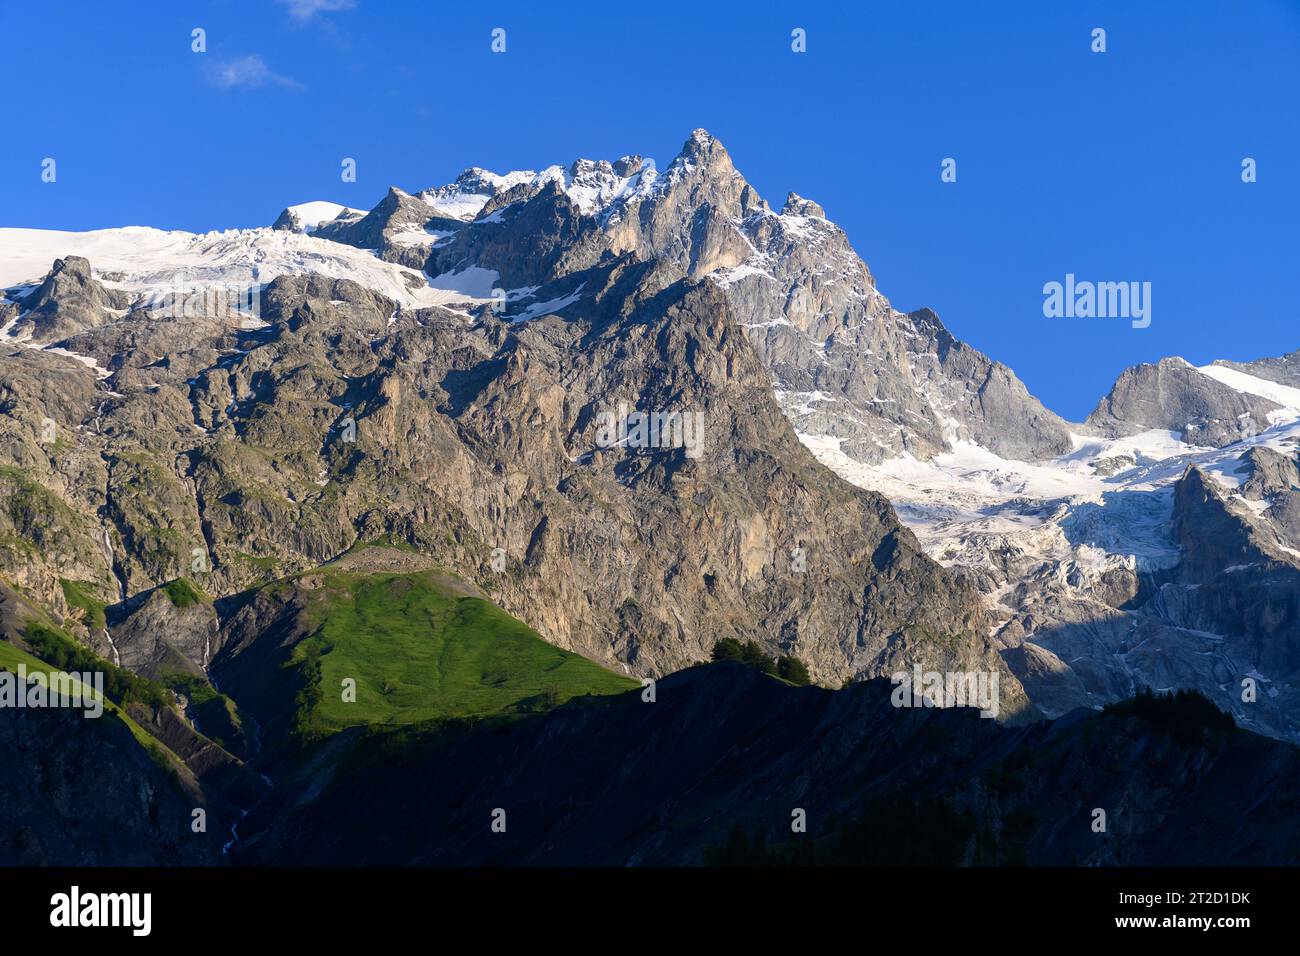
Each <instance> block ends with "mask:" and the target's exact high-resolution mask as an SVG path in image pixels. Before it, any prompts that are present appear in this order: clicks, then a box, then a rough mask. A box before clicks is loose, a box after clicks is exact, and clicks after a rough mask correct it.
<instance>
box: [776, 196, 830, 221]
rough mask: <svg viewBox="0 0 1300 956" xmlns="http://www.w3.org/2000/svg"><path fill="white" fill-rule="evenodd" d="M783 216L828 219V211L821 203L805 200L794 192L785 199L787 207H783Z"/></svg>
mask: <svg viewBox="0 0 1300 956" xmlns="http://www.w3.org/2000/svg"><path fill="white" fill-rule="evenodd" d="M781 215H783V216H815V217H816V218H818V219H825V218H826V210H825V209H823V208H822V207H821V205H820V204H819V203H815V202H813V201H812V200H811V199H804V198H803V197H802V196H800V195H799V194H798V193H795V192H792V193H790V194H789V195H787V196H786V197H785V205H784V206H783V207H781Z"/></svg>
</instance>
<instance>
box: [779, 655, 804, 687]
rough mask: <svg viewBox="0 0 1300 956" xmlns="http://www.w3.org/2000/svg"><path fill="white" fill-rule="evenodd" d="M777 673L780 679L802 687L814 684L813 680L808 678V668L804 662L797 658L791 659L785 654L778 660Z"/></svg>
mask: <svg viewBox="0 0 1300 956" xmlns="http://www.w3.org/2000/svg"><path fill="white" fill-rule="evenodd" d="M776 673H777V676H778V677H781V678H783V679H784V680H788V681H789V682H790V683H791V684H798V685H800V686H801V687H802V686H804V685H806V684H811V683H812V678H811V677H809V676H808V668H807V667H805V666H804V662H803V661H801V660H799V658H797V657H791V656H790V655H789V654H783V655H782V656H781V657H780V658H778V659H777V662H776Z"/></svg>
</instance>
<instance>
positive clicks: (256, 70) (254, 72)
mask: <svg viewBox="0 0 1300 956" xmlns="http://www.w3.org/2000/svg"><path fill="white" fill-rule="evenodd" d="M207 74H208V82H209V83H211V84H212V85H213V86H215V87H218V88H219V89H223V90H230V89H235V88H237V87H244V88H247V89H254V88H256V87H259V86H265V85H266V84H267V83H274V84H275V85H276V86H283V87H287V88H288V89H291V90H301V89H302V88H303V86H302V84H301V83H299V82H298V81H297V80H293V79H290V78H289V77H287V76H282V75H280V74H279V73H276V72H275V71H273V70H272V69H271V68H270V67H269V66H267V65H266V61H265V60H263V59H262V58H261V57H260V56H258V55H257V54H256V53H250V54H249V55H248V56H240V57H235V58H234V59H233V60H220V61H214V62H212V63H211V65H210V66H209V67H208V70H207Z"/></svg>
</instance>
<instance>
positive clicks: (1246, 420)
mask: <svg viewBox="0 0 1300 956" xmlns="http://www.w3.org/2000/svg"><path fill="white" fill-rule="evenodd" d="M1280 409H1281V406H1280V405H1278V404H1277V403H1276V402H1271V401H1269V400H1268V399H1266V398H1260V397H1258V396H1255V395H1249V394H1246V393H1244V392H1240V391H1238V390H1236V389H1233V388H1229V387H1228V386H1227V385H1224V384H1223V383H1221V382H1218V381H1216V380H1215V379H1213V378H1210V377H1209V376H1208V375H1206V374H1204V373H1203V372H1200V371H1198V370H1197V369H1195V368H1193V367H1192V366H1191V365H1189V364H1188V363H1187V362H1186V361H1184V360H1183V359H1180V358H1165V359H1161V360H1160V361H1159V362H1157V363H1156V364H1155V365H1136V366H1134V367H1133V368H1130V369H1128V370H1126V371H1125V372H1124V373H1123V374H1122V375H1120V377H1119V379H1118V380H1116V382H1115V385H1114V387H1113V388H1111V390H1110V394H1108V395H1107V396H1106V397H1105V398H1103V399H1102V400H1101V402H1100V403H1099V404H1098V405H1097V407H1096V409H1094V410H1093V412H1092V414H1091V415H1089V416H1088V422H1087V423H1088V424H1089V425H1091V426H1093V427H1095V428H1097V429H1099V430H1101V431H1102V432H1103V433H1105V434H1108V435H1113V436H1118V435H1133V434H1136V433H1138V432H1142V431H1147V430H1148V429H1153V428H1159V429H1164V430H1166V431H1171V432H1175V433H1177V434H1178V435H1180V436H1181V439H1182V441H1184V442H1186V443H1187V444H1189V445H1203V446H1208V447H1212V448H1219V447H1222V446H1223V445H1230V444H1232V443H1233V442H1236V441H1240V440H1241V439H1242V438H1243V437H1246V436H1248V435H1255V434H1258V433H1259V432H1262V431H1264V430H1265V429H1267V428H1268V427H1269V424H1270V422H1269V413H1270V412H1276V411H1278V410H1280Z"/></svg>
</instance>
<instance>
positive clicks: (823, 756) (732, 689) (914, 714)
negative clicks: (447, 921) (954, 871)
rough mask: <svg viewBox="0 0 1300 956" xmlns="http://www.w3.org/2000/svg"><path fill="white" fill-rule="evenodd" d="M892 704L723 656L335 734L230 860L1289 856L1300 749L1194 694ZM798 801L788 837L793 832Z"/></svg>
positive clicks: (1233, 860)
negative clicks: (602, 686)
mask: <svg viewBox="0 0 1300 956" xmlns="http://www.w3.org/2000/svg"><path fill="white" fill-rule="evenodd" d="M892 690H893V688H892V687H891V685H890V684H889V682H888V681H886V680H883V679H878V680H874V681H869V682H864V683H859V684H855V685H852V686H850V687H848V688H846V689H844V690H840V691H831V690H827V689H824V688H818V687H794V686H791V685H789V684H786V683H784V682H782V681H779V680H776V679H773V678H771V677H768V676H765V675H763V674H761V673H759V672H757V671H755V670H752V669H750V668H747V667H745V666H743V665H740V664H736V663H731V662H724V663H716V664H711V665H706V666H700V667H695V668H691V669H688V670H686V671H683V672H680V673H677V674H674V675H672V676H670V677H668V678H665V679H664V680H662V681H660V682H659V683H658V685H657V686H656V687H655V694H654V696H655V700H654V701H653V702H647V701H646V700H645V699H644V697H645V696H646V695H645V692H643V691H631V692H629V693H626V694H623V695H621V696H618V697H613V698H587V699H581V700H575V701H573V702H571V703H569V704H568V705H566V706H563V707H560V708H558V709H556V710H554V711H552V712H550V713H547V714H545V715H541V716H535V717H529V718H525V719H521V720H515V721H509V722H491V721H487V722H482V723H478V724H472V725H467V724H465V723H463V722H455V723H439V724H435V725H428V726H425V727H420V728H407V729H405V730H403V731H398V732H394V733H388V734H384V735H382V736H380V737H379V738H378V739H374V738H373V737H372V738H370V739H368V740H367V742H366V744H367V745H366V746H365V747H364V748H362V747H359V746H357V744H358V741H359V740H360V736H359V735H358V736H352V737H351V738H349V737H348V736H347V735H340V736H339V737H337V738H335V739H334V740H333V741H332V742H331V743H330V744H328V745H327V747H326V748H325V749H324V750H323V751H321V752H318V753H317V754H316V755H315V756H314V758H313V759H312V760H310V761H309V762H308V763H307V764H306V765H305V766H304V768H303V769H302V770H301V771H299V772H298V773H296V774H294V775H291V776H290V778H288V779H286V780H285V781H284V782H283V785H282V786H280V787H278V788H277V791H276V793H275V794H274V796H273V798H272V799H270V800H268V801H265V802H264V803H263V804H261V805H260V806H259V808H258V809H257V810H256V811H254V813H253V814H251V815H250V816H249V818H248V819H247V820H246V821H245V822H244V823H243V824H241V832H243V833H245V834H246V837H245V839H244V840H243V841H242V843H241V848H240V851H239V852H238V853H237V854H236V862H239V863H251V864H265V863H282V864H312V865H321V864H333V865H353V864H356V865H374V864H388V865H394V864H399V865H400V864H414V865H674V864H688V865H689V864H709V863H796V864H797V863H828V864H886V863H888V864H958V865H960V864H967V865H991V864H1031V865H1071V866H1073V865H1103V866H1105V865H1126V866H1141V865H1151V864H1154V863H1157V862H1158V863H1160V864H1162V865H1179V864H1184V865H1186V864H1195V865H1205V864H1217V865H1235V864H1291V863H1295V862H1296V861H1297V860H1298V859H1300V823H1298V821H1300V814H1297V812H1296V811H1297V809H1300V808H1298V807H1297V802H1298V800H1300V798H1297V797H1296V796H1295V794H1296V793H1297V792H1300V791H1298V789H1297V784H1300V751H1297V749H1296V748H1295V747H1293V746H1291V745H1289V744H1285V743H1281V742H1278V741H1274V740H1270V739H1268V738H1264V737H1261V736H1257V735H1255V734H1251V733H1249V732H1246V731H1242V730H1239V729H1236V728H1234V727H1232V726H1231V721H1230V720H1229V719H1226V718H1225V717H1224V716H1223V715H1222V714H1220V713H1219V712H1218V711H1216V710H1215V709H1214V708H1213V707H1212V706H1210V705H1209V704H1208V703H1207V702H1205V701H1204V700H1203V699H1202V698H1199V697H1197V696H1196V695H1184V696H1181V697H1179V698H1177V699H1173V698H1144V697H1139V698H1138V699H1137V700H1135V701H1131V702H1128V703H1126V704H1123V705H1117V706H1116V707H1114V708H1112V709H1110V710H1108V711H1106V712H1102V713H1095V712H1093V713H1090V712H1086V711H1076V712H1074V713H1072V714H1070V715H1067V716H1066V717H1064V718H1061V719H1059V720H1057V721H1052V722H1049V721H1039V722H1037V723H1033V724H1030V725H1028V726H1024V727H1019V728H1009V727H1005V726H1002V725H999V724H998V723H997V722H995V721H992V720H984V719H981V718H980V717H979V716H978V715H977V712H976V711H975V710H973V709H966V708H954V709H947V710H943V709H932V708H914V709H912V708H896V707H894V706H893V705H892V704H891V700H890V698H891V693H892ZM799 810H802V811H804V817H805V818H806V821H807V830H806V832H804V833H797V832H794V831H793V829H792V824H793V822H794V820H795V818H796V815H797V814H796V811H799ZM1097 810H1103V811H1105V824H1106V829H1105V832H1098V831H1097V830H1096V829H1095V826H1096V822H1095V821H1096V820H1097V819H1098V818H1097V816H1096V811H1097ZM500 811H504V818H502V817H501V813H500ZM494 814H495V816H494ZM494 819H497V820H501V819H504V824H505V830H504V832H495V831H494V829H493V826H492V824H493V821H494ZM498 829H499V828H498Z"/></svg>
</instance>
